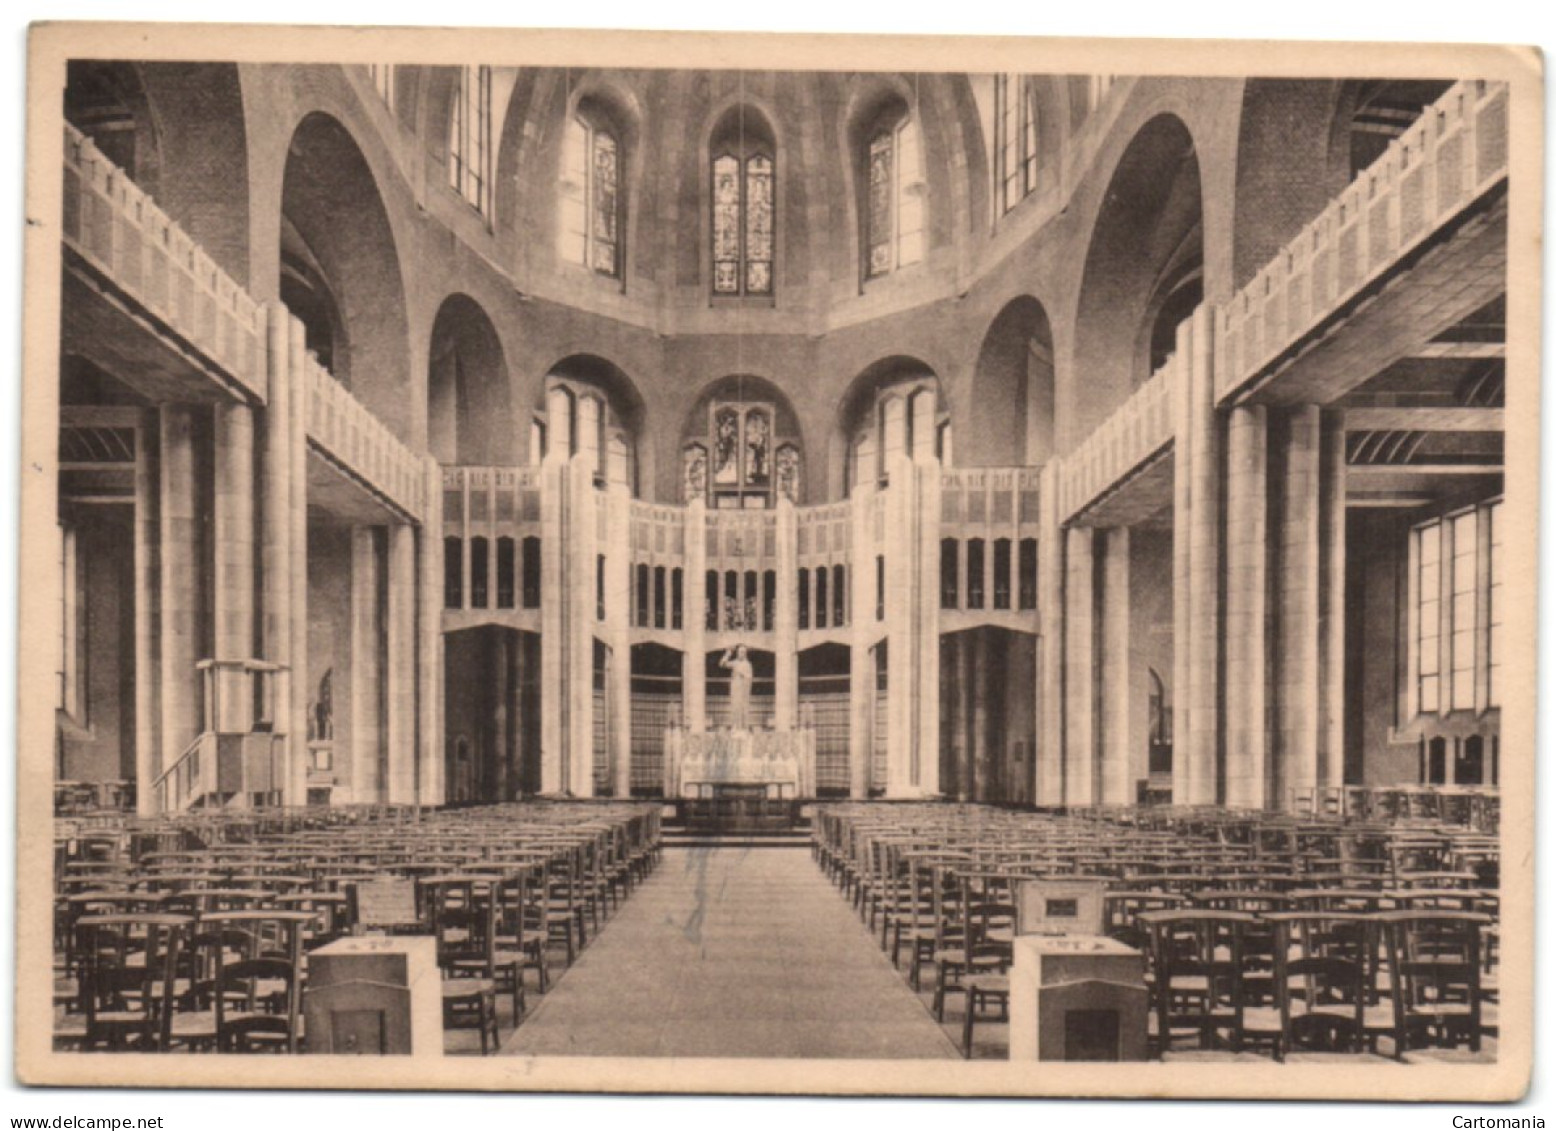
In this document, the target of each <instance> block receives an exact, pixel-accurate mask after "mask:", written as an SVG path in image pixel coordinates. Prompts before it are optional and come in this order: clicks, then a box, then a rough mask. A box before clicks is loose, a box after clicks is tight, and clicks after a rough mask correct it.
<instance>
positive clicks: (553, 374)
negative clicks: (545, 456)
mask: <svg viewBox="0 0 1556 1131" xmlns="http://www.w3.org/2000/svg"><path fill="white" fill-rule="evenodd" d="M556 388H561V389H562V390H564V391H565V392H566V393H567V394H568V395H569V396H570V397H571V398H572V401H573V404H574V405H575V406H576V405H577V404H578V402H579V400H580V399H581V398H584V397H590V396H592V397H594V398H595V399H596V400H598V401H599V402H600V403H601V404H602V405H603V406H604V409H605V411H604V412H602V413H601V414H600V417H599V427H600V436H599V438H598V441H597V442H598V450H599V452H600V458H601V460H602V461H604V460H605V458H606V454H607V452H608V451H609V449H610V443H611V440H612V439H613V438H619V439H620V440H622V441H623V442H624V443H625V446H626V461H627V484H628V486H629V488H630V489H631V491H632V494H633V496H634V497H637V496H638V495H639V488H640V485H641V484H643V483H651V482H653V454H652V452H651V451H650V450H649V447H648V444H647V443H646V439H645V438H646V437H647V436H648V435H649V434H650V433H649V431H648V425H649V416H648V405H647V402H646V401H645V400H644V399H643V394H642V393H641V392H640V391H639V390H638V387H637V384H636V382H634V381H633V380H632V378H631V377H630V376H628V375H627V373H626V371H625V370H623V369H622V368H621V367H620V366H619V365H617V364H616V363H615V362H613V361H610V360H608V359H606V358H603V357H600V356H599V355H598V354H591V353H574V354H568V355H567V356H566V357H563V358H562V359H561V360H559V361H556V362H553V363H552V364H551V365H550V366H548V367H547V368H546V376H545V380H544V381H543V382H542V393H541V395H542V397H544V396H545V395H546V393H547V392H549V391H550V390H552V389H556ZM540 407H541V411H544V403H542V405H541V406H540ZM570 415H571V423H570V431H569V434H568V435H567V436H565V437H564V436H562V435H560V434H559V433H558V430H557V429H556V427H555V425H548V428H547V432H546V446H547V452H548V453H550V452H552V451H555V450H557V445H559V444H564V443H565V444H566V445H568V447H567V450H569V451H572V452H576V451H578V450H579V447H578V444H579V436H578V434H577V426H578V421H579V418H580V414H579V413H578V412H576V411H575V412H573V413H571V414H570Z"/></svg>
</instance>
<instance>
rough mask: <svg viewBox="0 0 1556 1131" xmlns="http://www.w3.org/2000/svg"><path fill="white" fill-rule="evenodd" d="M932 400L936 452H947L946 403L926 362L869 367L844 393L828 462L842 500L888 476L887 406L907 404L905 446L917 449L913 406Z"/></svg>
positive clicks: (897, 357) (907, 358)
mask: <svg viewBox="0 0 1556 1131" xmlns="http://www.w3.org/2000/svg"><path fill="white" fill-rule="evenodd" d="M923 396H929V397H932V398H933V409H934V411H933V417H934V420H935V423H936V427H937V429H939V432H938V434H937V436H936V437H935V440H934V444H935V450H936V451H937V452H938V451H940V450H941V449H942V445H943V439H944V428H943V425H944V423H945V417H946V398H945V393H944V390H943V388H942V386H941V382H940V376H939V374H938V373H936V371H935V370H934V369H933V368H932V367H931V366H930V365H928V364H927V363H925V362H924V361H922V360H921V359H919V358H917V357H914V356H911V355H908V354H894V355H892V356H889V357H883V358H881V359H879V360H877V361H874V362H872V363H870V364H869V365H867V366H865V367H864V369H862V370H860V372H859V373H858V374H857V375H855V377H854V379H853V380H852V381H850V382H849V383H848V386H847V388H845V389H844V390H843V395H842V396H841V397H840V398H839V399H838V403H837V408H836V410H835V412H834V414H833V421H834V425H833V428H834V430H833V435H832V443H831V445H830V448H829V451H828V454H827V459H828V472H829V475H830V480H831V482H832V483H834V484H836V485H837V487H838V490H837V492H836V494H837V495H838V496H839V497H847V496H848V495H849V494H851V493H852V492H853V490H854V488H855V487H856V486H857V485H858V484H860V483H862V482H865V481H867V480H870V479H877V478H879V477H880V476H881V475H883V474H884V472H885V456H886V442H885V435H884V432H885V422H886V416H887V415H888V406H889V405H890V404H891V402H893V401H894V400H896V399H900V400H901V401H902V406H901V407H902V411H903V413H904V419H905V423H906V428H907V432H906V436H905V441H906V445H907V446H908V447H909V448H910V449H911V447H912V446H913V433H912V428H913V423H914V417H915V415H916V414H915V413H914V412H913V411H912V406H913V405H914V403H915V401H916V400H917V398H919V397H923Z"/></svg>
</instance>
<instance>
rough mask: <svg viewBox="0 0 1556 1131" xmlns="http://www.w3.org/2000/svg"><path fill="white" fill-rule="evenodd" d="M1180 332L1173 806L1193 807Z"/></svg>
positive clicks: (1175, 375) (1189, 393)
mask: <svg viewBox="0 0 1556 1131" xmlns="http://www.w3.org/2000/svg"><path fill="white" fill-rule="evenodd" d="M1183 344H1184V343H1183V336H1182V331H1181V330H1180V331H1179V338H1178V352H1176V353H1175V354H1174V355H1173V357H1172V360H1171V361H1169V362H1168V365H1170V366H1171V367H1172V368H1171V370H1170V372H1171V379H1172V415H1173V441H1172V744H1173V749H1172V803H1173V804H1174V805H1187V804H1189V798H1190V797H1191V796H1192V795H1193V791H1192V789H1191V788H1190V769H1191V766H1190V760H1189V670H1190V667H1191V666H1192V665H1191V653H1192V651H1193V641H1192V640H1191V639H1190V637H1191V635H1192V633H1191V630H1190V626H1191V624H1192V623H1193V622H1192V621H1191V620H1190V616H1189V588H1190V585H1189V581H1190V575H1191V572H1192V571H1191V569H1190V566H1191V564H1192V555H1191V554H1190V545H1191V543H1192V542H1193V535H1192V527H1193V515H1192V514H1191V513H1190V511H1191V499H1192V495H1193V492H1192V491H1191V490H1190V484H1191V482H1192V480H1193V477H1194V444H1193V439H1192V437H1191V434H1190V433H1191V431H1192V428H1193V419H1194V413H1193V408H1192V406H1193V403H1194V396H1193V392H1194V391H1193V389H1192V388H1191V384H1192V382H1191V381H1190V379H1189V367H1188V365H1187V359H1186V358H1185V357H1184V354H1183Z"/></svg>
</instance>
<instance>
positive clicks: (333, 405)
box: [303, 358, 426, 521]
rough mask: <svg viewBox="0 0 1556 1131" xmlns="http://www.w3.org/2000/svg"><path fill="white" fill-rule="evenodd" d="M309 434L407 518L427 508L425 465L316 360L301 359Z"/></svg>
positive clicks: (413, 516) (345, 467) (417, 515)
mask: <svg viewBox="0 0 1556 1131" xmlns="http://www.w3.org/2000/svg"><path fill="white" fill-rule="evenodd" d="M304 366H305V368H304V374H303V380H304V388H305V389H306V390H307V397H308V417H307V420H308V438H309V439H310V440H311V441H313V443H314V444H315V445H317V446H318V447H319V448H321V449H323V451H324V452H325V453H326V454H328V455H329V456H330V458H331V459H333V460H334V461H335V462H336V463H338V464H339V465H340V466H341V467H343V468H344V469H346V470H347V471H348V472H350V473H351V474H352V475H354V476H356V477H357V478H358V479H359V480H361V481H362V483H363V484H364V485H366V486H367V487H368V488H370V489H371V490H373V491H374V492H376V493H377V494H379V495H382V496H383V497H384V498H385V499H386V500H388V501H389V502H390V503H392V504H393V505H394V506H395V507H397V508H398V509H399V510H401V511H402V512H404V513H405V514H406V515H407V516H408V517H409V518H411V519H412V520H415V521H420V520H421V518H422V516H423V515H424V514H425V513H426V478H425V473H424V467H425V465H424V464H423V462H422V461H421V459H420V458H418V457H417V456H416V455H415V454H414V453H412V451H411V450H410V449H409V448H407V447H406V446H405V445H404V444H402V443H401V442H400V441H399V440H398V439H396V438H395V436H394V433H392V432H390V431H389V429H388V428H387V427H386V426H385V425H384V423H383V422H382V421H381V420H379V419H378V417H376V416H374V415H373V414H372V413H371V412H370V411H369V410H368V409H367V407H366V406H365V405H363V404H362V402H361V401H359V400H357V399H356V398H355V397H353V396H352V395H351V393H350V391H349V390H347V388H346V387H345V386H344V385H342V384H341V383H340V382H339V381H337V380H335V378H334V377H332V376H330V373H329V371H328V370H327V369H325V368H324V367H323V366H321V365H320V364H319V363H318V362H316V361H314V360H312V359H311V358H309V359H308V360H306V361H305V362H304Z"/></svg>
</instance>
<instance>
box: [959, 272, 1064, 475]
mask: <svg viewBox="0 0 1556 1131" xmlns="http://www.w3.org/2000/svg"><path fill="white" fill-rule="evenodd" d="M965 401H966V404H965V411H964V413H963V417H962V418H961V419H959V420H956V423H957V424H958V425H959V426H960V427H959V430H960V431H961V432H962V434H963V435H964V436H967V437H974V436H975V437H977V441H978V442H977V443H976V444H971V443H968V444H964V445H963V446H962V447H961V449H960V455H959V457H958V459H957V462H958V463H959V464H960V465H961V466H964V467H1010V466H1014V465H1017V464H1041V463H1044V462H1046V461H1047V460H1048V458H1049V457H1050V456H1052V455H1053V451H1054V339H1053V330H1052V328H1051V327H1050V325H1049V321H1048V312H1047V311H1046V310H1044V309H1043V304H1042V303H1040V302H1039V301H1038V300H1037V299H1035V298H1033V297H1032V296H1031V295H1021V296H1019V297H1018V298H1014V299H1011V300H1010V301H1009V302H1007V303H1006V304H1005V305H1004V307H1003V308H1001V310H1000V312H999V313H998V314H997V315H995V318H994V321H993V322H992V323H991V324H990V326H989V329H988V332H987V333H986V334H984V337H983V344H982V346H981V347H980V348H979V350H978V360H977V363H976V364H975V365H974V367H973V374H972V387H971V391H970V394H969V396H968V397H966V398H965ZM953 419H956V418H955V414H954V413H953Z"/></svg>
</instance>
